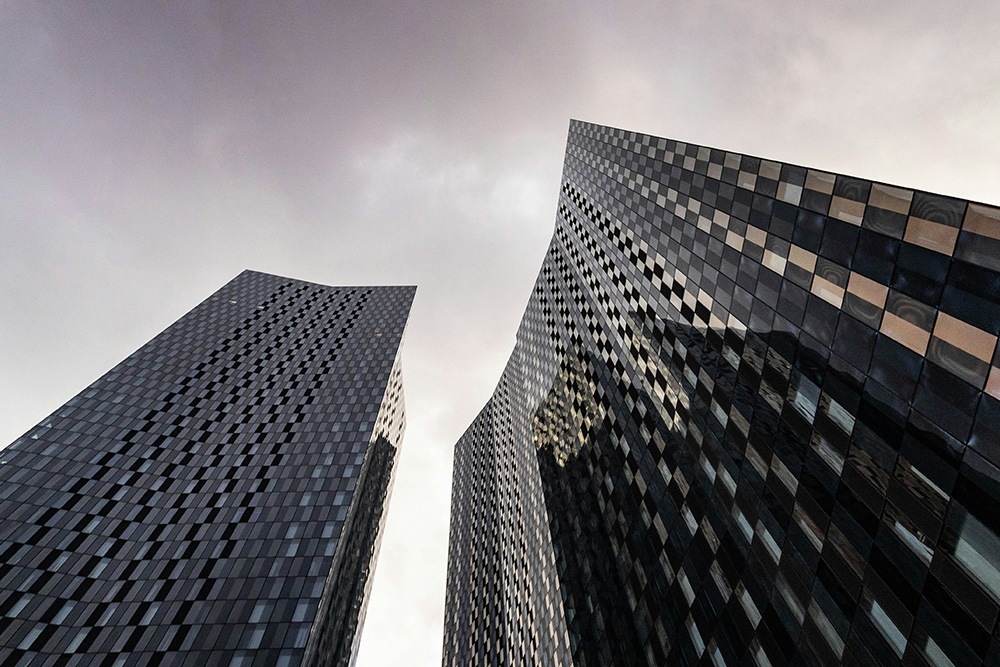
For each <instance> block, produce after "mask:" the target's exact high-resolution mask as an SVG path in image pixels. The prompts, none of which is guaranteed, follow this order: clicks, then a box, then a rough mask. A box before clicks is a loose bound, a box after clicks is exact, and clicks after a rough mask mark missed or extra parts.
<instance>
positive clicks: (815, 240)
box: [444, 121, 1000, 667]
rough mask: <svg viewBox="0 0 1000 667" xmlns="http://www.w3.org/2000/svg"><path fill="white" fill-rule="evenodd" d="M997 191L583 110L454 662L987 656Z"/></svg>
mask: <svg viewBox="0 0 1000 667" xmlns="http://www.w3.org/2000/svg"><path fill="white" fill-rule="evenodd" d="M998 333H1000V209H997V208H995V207H991V206H985V205H981V204H976V203H972V202H967V201H962V200H957V199H953V198H949V197H943V196H939V195H934V194H929V193H925V192H919V191H913V190H909V189H905V188H899V187H894V186H889V185H884V184H880V183H873V182H870V181H866V180H862V179H857V178H850V177H846V176H841V175H836V174H831V173H827V172H822V171H817V170H814V169H807V168H802V167H797V166H794V165H789V164H781V163H778V162H773V161H768V160H762V159H758V158H754V157H750V156H745V155H737V154H734V153H729V152H725V151H721V150H715V149H710V148H705V147H700V146H694V145H690V144H684V143H680V142H677V141H671V140H667V139H662V138H658V137H652V136H648V135H643V134H638V133H634V132H628V131H623V130H619V129H613V128H608V127H602V126H597V125H591V124H587V123H581V122H577V121H573V122H571V124H570V131H569V139H568V145H567V149H566V158H565V165H564V171H563V179H562V185H561V191H560V196H559V205H558V212H557V216H556V229H555V234H554V236H553V238H552V242H551V245H550V247H549V251H548V253H547V255H546V257H545V259H544V262H543V265H542V269H541V272H540V274H539V276H538V280H537V282H536V284H535V288H534V290H533V292H532V294H531V297H530V300H529V303H528V306H527V310H526V312H525V315H524V319H523V321H522V324H521V327H520V330H519V333H518V339H517V345H516V346H515V349H514V352H513V354H512V356H511V358H510V361H509V362H508V365H507V367H506V369H505V370H504V373H503V375H502V377H501V379H500V383H499V385H498V387H497V389H496V391H495V393H494V395H493V397H492V398H491V400H490V401H489V403H488V404H487V406H486V407H485V408H484V409H483V411H482V412H481V413H480V414H479V416H478V417H477V418H476V420H475V421H474V422H473V424H472V425H471V426H470V427H469V429H468V430H467V431H466V433H465V434H464V435H463V436H462V438H461V439H460V440H459V442H458V443H457V445H456V448H455V467H454V486H453V498H452V523H451V538H450V551H449V563H448V590H447V598H446V611H445V642H444V664H445V665H447V666H451V665H510V664H539V665H579V666H583V665H587V666H596V665H611V664H614V665H651V666H655V665H668V664H677V665H694V664H699V665H715V666H718V667H721V666H723V665H734V666H735V665H758V666H759V667H768V666H774V667H779V666H780V665H836V664H847V665H853V664H857V665H873V664H879V665H903V664H905V665H929V666H933V667H950V666H958V665H981V664H982V665H987V664H989V665H996V664H1000V626H998V611H1000V538H998V535H1000V468H998V466H1000V348H998V345H997V335H998Z"/></svg>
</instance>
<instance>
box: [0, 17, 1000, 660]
mask: <svg viewBox="0 0 1000 667" xmlns="http://www.w3.org/2000/svg"><path fill="white" fill-rule="evenodd" d="M997 7H1000V5H998V3H997V2H996V0H983V1H982V2H940V3H932V2H915V1H913V0H911V1H908V2H894V1H882V2H877V3H873V2H870V1H866V2H852V1H848V2H823V3H818V2H817V3H808V2H802V1H801V0H797V1H786V0H775V1H772V2H767V3H763V2H749V1H746V0H744V1H742V2H728V3H723V2H712V1H703V2H685V3H673V4H671V3H666V2H630V3H620V4H619V3H588V2H573V3H570V2H559V3H555V2H546V1H545V0H531V1H529V2H520V1H518V0H506V1H504V2H501V3H495V4H492V3H491V4H487V3H476V2H455V3H454V4H450V3H445V2H436V1H434V0H423V1H420V2H401V1H399V0H396V1H393V2H378V3H364V2H360V1H355V2H340V1H329V0H328V1H323V2H314V3H297V2H281V3H278V2H268V3H252V2H218V3H202V2H156V3H153V2H137V3H131V2H122V3H114V4H111V3H107V4H106V3H102V2H72V1H61V2H18V1H16V0H0V269H2V270H0V442H4V443H8V442H10V441H12V440H14V439H15V438H17V437H18V436H20V435H21V434H22V433H23V432H24V431H26V430H27V429H28V428H30V427H31V426H33V425H34V424H35V423H36V422H38V421H39V420H41V419H42V418H43V417H45V416H46V415H47V414H48V413H49V412H51V411H52V410H54V409H55V408H57V407H58V406H59V405H61V404H62V403H63V402H65V401H66V400H68V399H69V398H70V397H71V396H73V395H74V394H75V393H76V392H77V391H79V390H80V389H82V388H83V387H84V386H86V385H87V384H89V383H90V382H92V381H93V380H94V379H96V378H97V377H98V376H100V375H101V374H102V373H103V372H105V371H106V370H108V369H109V368H110V367H111V366H113V365H114V364H116V363H117V362H118V361H120V360H121V359H122V358H124V357H125V356H126V355H128V354H130V353H131V352H132V351H133V350H135V349H136V348H137V347H139V346H140V345H142V344H143V343H144V342H146V341H147V340H149V339H150V338H151V337H153V336H154V335H156V334H157V333H158V332H160V331H161V330H162V329H163V328H165V327H166V326H167V325H169V324H170V323H171V322H173V321H174V320H175V319H177V318H178V317H179V316H180V315H182V314H183V313H185V312H186V311H187V310H188V309H190V308H191V307H193V306H194V305H195V304H196V303H198V302H199V301H200V300H202V299H203V298H204V297H205V296H207V295H208V294H210V293H211V292H213V291H214V290H215V289H217V288H218V287H219V286H221V285H222V284H224V283H225V282H226V281H228V280H229V279H231V278H232V277H233V276H235V275H236V274H237V273H239V272H240V271H241V270H243V269H244V268H252V269H257V270H260V271H267V272H271V273H277V274H281V275H285V276H290V277H293V278H300V279H303V280H310V281H314V282H319V283H326V284H330V285H341V284H345V285H357V284H400V283H403V284H417V285H418V286H419V289H418V291H417V297H416V300H415V302H414V305H413V310H412V313H411V317H410V324H409V329H408V333H407V339H406V342H405V347H404V352H403V364H404V371H405V392H406V398H407V406H406V408H407V416H408V420H409V428H408V430H407V434H406V439H405V441H404V444H403V452H402V456H401V460H400V467H399V472H398V476H397V481H396V488H395V492H394V494H393V498H392V504H391V506H390V512H389V519H388V526H387V530H386V537H385V540H384V542H383V544H382V554H381V557H380V559H379V563H378V570H377V574H376V578H375V585H374V591H373V593H372V599H371V604H370V606H369V611H368V621H367V624H366V626H365V633H364V636H363V638H362V642H361V654H360V657H359V660H358V665H359V666H361V667H373V666H379V665H397V664H406V665H420V666H424V665H426V666H431V665H433V666H437V665H439V664H440V656H441V645H442V638H441V627H442V621H443V605H444V583H445V565H446V557H447V535H448V512H449V500H450V486H451V460H452V447H453V445H454V442H455V440H457V438H458V437H459V435H461V433H462V431H463V430H464V429H465V427H466V426H467V425H468V424H469V422H470V421H471V420H472V418H473V417H474V416H475V414H476V412H477V411H478V410H479V409H480V408H481V407H482V405H483V404H484V403H485V402H486V400H487V399H488V398H489V395H490V393H491V392H492V390H493V387H494V385H495V383H496V381H497V379H498V377H499V375H500V372H501V370H502V367H503V364H504V363H505V361H506V358H507V356H508V355H509V353H510V350H511V349H512V347H513V344H514V334H515V332H516V329H517V325H518V322H519V320H520V317H521V314H522V311H523V309H524V306H525V304H526V302H527V299H528V295H529V292H530V289H531V285H532V283H533V282H534V278H535V274H536V273H537V271H538V268H539V266H540V264H541V260H542V257H543V255H544V253H545V249H546V246H547V244H548V240H549V237H550V236H551V234H552V230H553V223H554V219H555V210H556V201H557V195H558V190H559V183H560V171H561V165H562V156H563V150H564V147H565V140H566V132H567V129H568V123H569V119H570V118H579V119H581V120H587V121H592V122H597V123H603V124H608V125H614V126H618V127H624V128H627V129H630V130H636V131H642V132H648V133H651V134H656V135H660V136H666V137H669V138H674V139H678V140H681V141H688V142H692V143H700V144H704V145H709V146H714V147H718V148H724V149H728V150H733V151H738V152H744V153H750V154H754V155H758V156H762V157H768V158H772V159H777V160H782V161H788V162H794V163H798V164H803V165H807V166H810V167H816V168H820V169H825V170H830V171H836V172H842V173H850V174H853V175H857V176H863V177H866V178H871V179H876V180H881V181H888V182H891V183H897V184H900V185H905V186H908V187H915V188H921V189H927V190H931V191H935V192H940V193H942V194H948V195H955V196H960V197H965V198H971V199H976V200H980V201H985V202H988V203H993V204H998V203H1000V46H998V37H1000V9H998V8H997Z"/></svg>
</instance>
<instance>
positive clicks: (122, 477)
mask: <svg viewBox="0 0 1000 667" xmlns="http://www.w3.org/2000/svg"><path fill="white" fill-rule="evenodd" d="M413 293H414V288H412V287H326V286H323V285H316V284H313V283H306V282H301V281H297V280H290V279H287V278H279V277H277V276H272V275H267V274H263V273H256V272H252V271H245V272H243V273H242V274H240V275H239V276H238V277H236V278H235V279H234V280H233V281H231V282H230V283H229V284H227V285H226V286H224V287H223V288H221V289H220V290H219V291H218V292H216V293H215V294H214V295H212V296H211V297H209V298H208V299H206V300H205V301H203V302H202V303H201V304H200V305H198V306H197V307H195V308H194V309H193V310H192V311H191V312H189V313H188V314H187V315H185V316H184V317H182V318H181V319H180V320H178V321H177V322H176V323H174V324H173V325H171V326H170V327H169V328H167V329H166V330H165V331H164V332H163V333H161V334H159V335H158V336H156V337H155V338H154V339H153V340H151V341H150V342H149V343H147V344H146V345H144V346H143V347H142V348H140V349H139V350H138V351H137V352H135V353H134V354H132V355H131V356H129V357H128V358H127V359H125V360H124V361H123V362H121V363H120V364H118V365H117V366H116V367H115V368H113V369H111V370H110V371H109V372H108V373H107V374H105V375H104V376H103V377H102V378H100V379H99V380H97V381H96V382H95V383H94V384H92V385H90V386H89V387H87V388H86V389H85V390H84V391H83V392H82V393H80V394H79V395H78V396H76V397H75V398H73V399H71V400H70V401H69V402H68V403H66V405H64V406H63V407H61V408H60V409H59V410H57V411H56V412H55V413H53V414H52V415H51V416H50V417H48V418H47V419H45V420H44V421H43V422H42V423H41V424H39V425H38V426H36V427H35V428H33V429H32V430H30V431H29V432H28V433H27V434H25V435H24V437H22V438H20V439H19V440H17V441H16V442H14V443H13V444H12V445H11V446H10V447H8V448H6V449H4V450H2V451H0V516H3V521H2V523H0V612H2V618H0V664H4V665H43V664H44V665H80V666H84V665H88V666H89V665H115V666H119V665H129V666H131V665H181V664H184V665H227V666H228V665H288V666H290V667H291V666H299V665H302V666H307V665H308V666H310V667H312V666H318V665H346V664H349V663H350V661H351V660H352V658H353V654H354V649H355V648H356V644H357V641H358V638H359V635H360V629H361V624H362V623H363V621H364V612H365V606H366V604H367V597H368V591H369V589H370V585H371V572H372V569H373V568H374V566H375V559H376V557H377V555H378V547H379V543H380V541H381V535H382V522H383V518H384V516H385V510H386V507H387V503H388V499H389V494H390V492H391V488H392V480H393V472H394V469H395V461H396V451H397V448H398V446H399V443H400V439H401V438H402V433H403V428H404V422H405V418H404V411H403V394H402V376H401V371H400V364H399V352H400V345H401V342H402V335H403V330H404V327H405V325H406V319H407V314H408V312H409V308H410V303H411V301H412V299H413Z"/></svg>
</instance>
